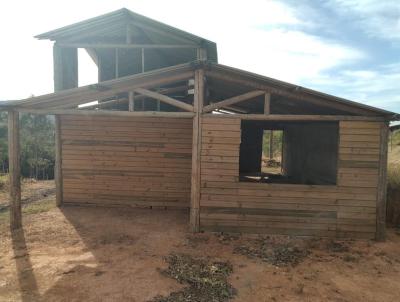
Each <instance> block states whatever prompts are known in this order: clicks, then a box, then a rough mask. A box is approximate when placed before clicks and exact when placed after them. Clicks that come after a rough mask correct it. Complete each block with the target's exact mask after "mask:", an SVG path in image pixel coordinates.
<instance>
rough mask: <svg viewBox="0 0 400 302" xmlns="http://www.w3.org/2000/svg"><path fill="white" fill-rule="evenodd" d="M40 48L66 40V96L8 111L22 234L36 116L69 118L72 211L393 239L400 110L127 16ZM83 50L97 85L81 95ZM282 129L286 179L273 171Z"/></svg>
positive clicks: (16, 223)
mask: <svg viewBox="0 0 400 302" xmlns="http://www.w3.org/2000/svg"><path fill="white" fill-rule="evenodd" d="M37 37H38V38H40V39H50V40H53V41H55V43H54V81H55V83H54V86H55V91H56V92H55V93H52V94H48V95H42V96H37V97H33V98H29V99H24V100H18V101H9V102H2V103H0V106H1V107H0V110H7V111H8V112H9V156H10V178H11V227H12V228H18V227H20V226H21V210H20V180H19V179H20V174H19V173H20V172H19V169H20V167H19V143H18V140H19V132H18V128H19V124H18V117H19V113H20V112H30V113H35V114H47V115H54V116H55V121H56V187H57V203H58V205H70V204H74V205H83V204H94V205H102V206H111V205H112V206H115V205H123V206H139V207H163V208H164V207H165V208H187V209H189V210H190V211H189V212H190V219H189V220H190V227H191V229H192V230H193V231H195V232H197V231H203V230H204V231H225V232H251V233H271V234H290V235H313V236H328V237H353V238H377V239H383V238H384V236H385V207H386V205H385V202H386V199H385V198H386V165H387V137H388V123H389V121H390V120H393V119H395V118H396V116H395V114H394V113H393V112H388V111H385V110H381V109H378V108H374V107H370V106H366V105H364V104H360V103H356V102H352V101H349V100H345V99H342V98H339V97H335V96H331V95H327V94H324V93H321V92H317V91H313V90H310V89H307V88H304V87H299V86H296V85H292V84H289V83H286V82H282V81H278V80H275V79H272V78H268V77H265V76H261V75H258V74H253V73H250V72H247V71H244V70H239V69H235V68H232V67H228V66H224V65H221V64H218V58H217V48H216V44H215V43H213V42H211V41H208V40H205V39H203V38H200V37H197V36H194V35H192V34H189V33H187V32H184V31H181V30H178V29H176V28H173V27H170V26H167V25H165V24H162V23H159V22H157V21H154V20H151V19H149V18H146V17H143V16H140V15H138V14H135V13H133V12H131V11H128V10H126V9H122V10H119V11H116V12H112V13H110V14H107V15H104V16H100V17H97V18H93V19H90V20H87V21H83V22H80V23H76V24H73V25H70V26H67V27H63V28H61V29H57V30H53V31H50V32H48V33H44V34H41V35H39V36H37ZM77 48H84V49H86V50H87V52H88V53H89V54H90V56H91V57H92V58H93V61H94V62H95V63H96V65H97V66H98V71H99V73H98V79H99V81H98V83H97V84H93V85H88V86H83V87H77V86H78V85H77V83H78V68H77V64H78V60H77ZM260 59H262V58H260ZM91 102H92V103H91ZM93 102H94V103H93ZM84 104H86V105H84ZM87 104H89V105H87ZM271 130H274V131H276V130H279V131H282V132H283V142H282V173H280V175H275V176H274V177H272V176H271V175H268V174H265V173H263V172H262V171H261V164H260V163H261V153H262V141H263V133H264V131H271Z"/></svg>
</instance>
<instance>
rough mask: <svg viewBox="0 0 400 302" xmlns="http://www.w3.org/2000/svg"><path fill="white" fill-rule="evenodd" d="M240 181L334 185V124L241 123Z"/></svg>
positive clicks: (335, 172)
mask: <svg viewBox="0 0 400 302" xmlns="http://www.w3.org/2000/svg"><path fill="white" fill-rule="evenodd" d="M241 130H242V132H241V145H240V158H239V172H240V181H243V182H265V183H290V184H309V185H335V184H336V178H337V161H338V148H339V143H338V140H339V134H338V132H339V127H338V123H337V122H269V121H268V122H265V121H242V125H241Z"/></svg>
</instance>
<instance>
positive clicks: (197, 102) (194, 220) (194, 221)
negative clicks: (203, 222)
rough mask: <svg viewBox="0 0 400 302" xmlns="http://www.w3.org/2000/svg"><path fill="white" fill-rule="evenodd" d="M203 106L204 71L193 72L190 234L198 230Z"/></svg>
mask: <svg viewBox="0 0 400 302" xmlns="http://www.w3.org/2000/svg"><path fill="white" fill-rule="evenodd" d="M203 105H204V70H202V69H198V70H196V71H195V80H194V101H193V106H194V112H195V116H194V118H193V142H192V177H191V194H190V228H191V230H192V232H198V231H199V229H200V180H201V179H200V175H201V173H200V169H201V160H200V157H201V128H202V111H203Z"/></svg>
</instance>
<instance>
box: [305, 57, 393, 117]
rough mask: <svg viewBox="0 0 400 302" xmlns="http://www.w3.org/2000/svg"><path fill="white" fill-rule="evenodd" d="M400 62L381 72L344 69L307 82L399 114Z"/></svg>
mask: <svg viewBox="0 0 400 302" xmlns="http://www.w3.org/2000/svg"><path fill="white" fill-rule="evenodd" d="M398 83H400V63H399V64H388V65H382V66H379V67H378V68H377V69H374V70H371V69H362V70H346V69H345V70H343V71H339V72H338V74H335V75H329V74H323V75H320V76H318V77H315V78H314V79H313V80H312V81H310V82H307V81H306V83H305V84H307V86H309V87H312V88H314V89H319V90H323V91H325V92H328V93H335V94H336V95H339V96H341V97H344V98H347V99H350V100H354V101H359V102H362V103H365V104H368V105H371V106H376V107H380V108H384V109H387V110H392V111H395V112H396V111H397V112H398V111H399V105H400V94H399V84H398Z"/></svg>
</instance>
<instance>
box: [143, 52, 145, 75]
mask: <svg viewBox="0 0 400 302" xmlns="http://www.w3.org/2000/svg"><path fill="white" fill-rule="evenodd" d="M144 68H145V66H144V48H142V73H143V72H144V70H145V69H144Z"/></svg>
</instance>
